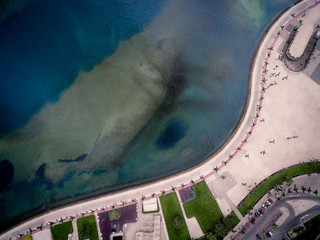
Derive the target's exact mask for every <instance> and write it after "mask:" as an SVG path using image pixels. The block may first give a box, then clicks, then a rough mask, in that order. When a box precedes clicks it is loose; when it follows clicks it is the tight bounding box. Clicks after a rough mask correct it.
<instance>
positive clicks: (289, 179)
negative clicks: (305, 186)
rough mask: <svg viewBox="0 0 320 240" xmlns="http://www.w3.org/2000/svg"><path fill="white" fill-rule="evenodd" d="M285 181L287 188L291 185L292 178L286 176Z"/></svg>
mask: <svg viewBox="0 0 320 240" xmlns="http://www.w3.org/2000/svg"><path fill="white" fill-rule="evenodd" d="M285 181H286V183H287V185H288V186H291V184H292V183H293V180H292V176H290V175H286V178H285Z"/></svg>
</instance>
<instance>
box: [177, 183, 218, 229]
mask: <svg viewBox="0 0 320 240" xmlns="http://www.w3.org/2000/svg"><path fill="white" fill-rule="evenodd" d="M193 188H194V191H195V193H196V195H197V198H196V199H193V200H191V201H189V202H187V203H185V204H183V207H184V210H185V212H186V215H187V218H191V217H196V219H197V220H198V223H199V225H200V227H201V229H202V231H203V232H204V233H206V232H208V231H210V230H212V229H213V228H214V225H216V224H217V223H218V222H220V221H221V220H222V219H223V215H222V213H221V211H220V208H219V206H218V204H217V202H216V200H215V199H214V198H213V196H212V193H211V191H210V189H209V188H208V186H207V184H206V182H205V181H202V182H200V183H197V184H195V185H193Z"/></svg>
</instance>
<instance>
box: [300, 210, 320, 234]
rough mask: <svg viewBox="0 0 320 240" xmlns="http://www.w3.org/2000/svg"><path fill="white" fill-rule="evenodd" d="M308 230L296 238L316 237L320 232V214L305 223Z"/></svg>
mask: <svg viewBox="0 0 320 240" xmlns="http://www.w3.org/2000/svg"><path fill="white" fill-rule="evenodd" d="M304 226H305V227H306V229H307V230H306V231H305V232H303V233H302V234H300V235H299V236H297V237H296V238H295V240H304V239H316V238H317V236H318V235H319V234H320V215H318V216H316V217H314V218H312V219H311V220H310V221H308V222H306V223H305V224H304Z"/></svg>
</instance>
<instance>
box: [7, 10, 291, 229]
mask: <svg viewBox="0 0 320 240" xmlns="http://www.w3.org/2000/svg"><path fill="white" fill-rule="evenodd" d="M294 6H295V5H293V6H292V7H294ZM292 7H290V8H287V9H285V10H284V11H283V12H281V13H279V14H278V15H277V16H276V17H275V18H274V19H273V20H272V21H271V22H270V23H269V24H267V25H266V27H265V28H264V29H265V30H264V31H263V33H262V34H261V36H259V40H258V41H257V42H258V45H257V46H256V47H255V50H254V52H253V55H252V59H251V63H250V71H249V76H248V77H249V81H248V88H247V89H248V90H247V98H246V104H245V107H244V108H243V110H242V116H241V118H240V119H239V121H238V122H237V123H236V125H235V127H234V129H233V130H232V133H231V134H230V136H229V137H228V138H227V139H226V141H225V142H224V143H223V144H222V145H221V146H219V147H218V148H217V150H216V151H215V152H214V153H212V154H211V155H210V156H209V157H207V158H206V159H205V160H203V161H202V162H201V163H199V164H196V165H194V166H192V167H190V168H187V169H185V170H183V171H180V172H178V173H173V174H170V175H168V176H166V177H159V178H157V179H153V180H151V181H147V182H144V183H135V184H129V186H128V185H127V186H124V187H123V188H118V189H116V190H112V191H109V192H107V193H103V194H101V193H100V194H99V191H98V192H97V191H95V192H94V193H92V195H93V196H88V195H87V194H86V195H87V196H83V197H82V196H79V198H80V199H78V200H74V199H73V198H70V201H71V202H70V203H67V204H65V203H64V201H68V200H67V199H66V200H62V201H59V202H57V203H54V204H53V205H55V204H56V205H57V206H56V207H53V208H51V209H50V212H51V211H57V210H61V209H64V208H67V207H70V206H74V205H77V204H81V203H83V202H88V201H92V200H97V199H101V198H103V197H108V196H110V195H114V194H121V193H123V192H127V191H129V190H137V189H140V188H142V187H145V186H148V185H151V184H156V183H158V182H162V181H165V180H169V179H172V178H174V177H177V176H179V175H181V174H185V173H188V172H191V171H192V170H195V169H198V168H200V167H201V166H203V165H205V164H206V163H208V162H210V161H214V158H215V157H216V156H217V155H219V154H220V153H221V152H222V150H224V149H225V148H226V147H227V145H228V144H229V143H230V142H231V141H232V140H233V139H234V137H235V135H236V134H237V133H238V132H239V129H240V127H241V126H242V124H243V122H244V119H245V118H246V116H247V113H248V107H249V103H250V100H252V97H253V96H252V91H253V88H252V74H253V68H254V65H255V63H256V58H257V53H258V51H259V50H260V47H261V45H262V43H263V41H264V40H265V38H266V36H267V35H268V33H269V30H270V28H271V27H272V26H273V25H274V24H275V23H276V22H277V21H278V20H279V18H281V16H282V15H283V14H285V13H286V12H287V11H288V10H289V9H291V8H292ZM89 194H90V193H89ZM76 198H77V197H76ZM119 200H121V199H119ZM45 211H46V210H40V212H39V214H37V215H34V214H33V215H32V217H30V216H29V217H27V216H26V218H25V220H23V221H21V220H20V221H19V222H20V224H18V223H17V224H15V225H13V226H12V227H10V228H9V229H8V228H7V229H6V230H4V231H2V230H1V231H2V232H1V233H4V232H9V231H10V230H11V229H13V228H15V227H16V226H17V225H22V224H24V223H25V221H31V220H33V219H36V218H38V217H40V216H42V215H43V213H45ZM30 212H31V211H30ZM33 213H34V211H33ZM20 219H21V218H20Z"/></svg>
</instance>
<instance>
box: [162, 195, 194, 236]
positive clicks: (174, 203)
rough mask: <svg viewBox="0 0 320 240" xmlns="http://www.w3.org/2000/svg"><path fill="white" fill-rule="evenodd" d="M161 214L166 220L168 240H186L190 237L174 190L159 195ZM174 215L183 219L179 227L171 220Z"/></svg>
mask: <svg viewBox="0 0 320 240" xmlns="http://www.w3.org/2000/svg"><path fill="white" fill-rule="evenodd" d="M160 203H161V207H162V212H163V216H164V218H165V221H166V226H167V230H168V234H169V238H170V240H175V239H177V240H186V239H190V235H189V231H188V228H187V225H186V223H185V219H184V217H183V214H182V210H181V208H180V204H179V200H178V197H177V194H176V193H175V192H173V193H170V194H168V195H164V196H161V197H160ZM176 216H180V217H181V218H182V219H183V220H184V225H183V227H182V228H181V229H176V228H175V227H174V226H173V224H172V222H173V219H174V218H175V217H176Z"/></svg>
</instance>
